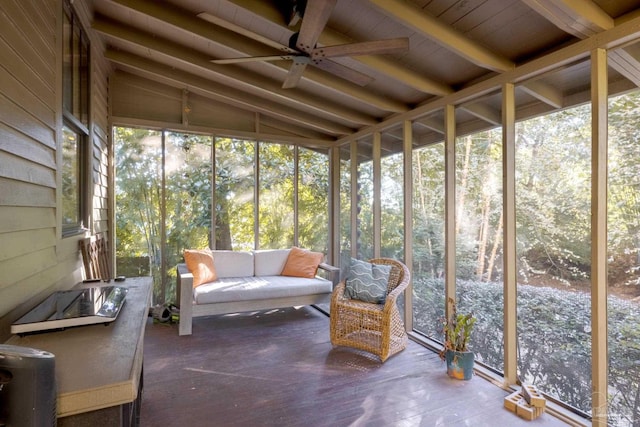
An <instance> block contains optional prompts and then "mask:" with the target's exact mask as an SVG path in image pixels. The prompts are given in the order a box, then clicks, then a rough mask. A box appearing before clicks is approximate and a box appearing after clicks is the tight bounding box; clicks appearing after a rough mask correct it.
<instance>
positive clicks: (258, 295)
mask: <svg viewBox="0 0 640 427" xmlns="http://www.w3.org/2000/svg"><path fill="white" fill-rule="evenodd" d="M331 291H332V283H331V281H329V280H326V279H322V278H319V277H316V278H313V279H306V278H300V277H286V276H250V277H226V278H220V279H218V280H217V281H215V282H211V283H205V284H202V285H200V286H198V287H197V288H194V289H193V297H194V300H195V303H196V304H211V303H218V302H232V301H248V300H264V299H270V298H283V297H296V296H301V295H314V294H324V293H327V294H329V293H331Z"/></svg>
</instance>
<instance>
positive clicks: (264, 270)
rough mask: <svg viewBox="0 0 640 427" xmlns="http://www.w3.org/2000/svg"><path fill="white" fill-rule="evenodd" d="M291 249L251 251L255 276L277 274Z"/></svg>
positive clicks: (280, 271)
mask: <svg viewBox="0 0 640 427" xmlns="http://www.w3.org/2000/svg"><path fill="white" fill-rule="evenodd" d="M289 251H291V249H263V250H259V251H253V256H254V257H255V259H254V262H255V275H256V276H279V275H280V273H282V269H283V268H284V264H285V263H286V262H287V257H288V256H289Z"/></svg>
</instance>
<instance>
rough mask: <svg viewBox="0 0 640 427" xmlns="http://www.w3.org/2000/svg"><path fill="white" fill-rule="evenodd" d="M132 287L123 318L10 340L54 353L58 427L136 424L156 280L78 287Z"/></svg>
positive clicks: (16, 343)
mask: <svg viewBox="0 0 640 427" xmlns="http://www.w3.org/2000/svg"><path fill="white" fill-rule="evenodd" d="M90 286H124V287H127V288H129V292H128V293H127V297H126V300H125V303H124V306H123V307H122V310H121V312H120V314H119V315H118V318H117V319H116V320H115V321H114V322H112V323H110V324H108V325H107V326H105V325H103V324H97V325H91V326H79V327H74V328H69V329H65V330H62V331H52V332H46V333H39V334H34V335H25V336H24V337H19V336H13V337H11V339H9V341H7V342H6V344H10V345H17V346H23V347H30V348H35V349H39V350H44V351H48V352H51V353H53V354H54V355H55V364H56V383H57V389H58V398H57V404H58V426H59V427H66V426H94V425H100V426H130V425H137V423H138V417H139V412H140V403H141V402H140V400H141V393H142V354H143V351H142V350H143V342H144V328H145V325H146V321H147V316H148V312H149V303H150V300H151V291H152V288H153V280H152V278H151V277H132V278H127V279H126V280H125V281H124V282H118V283H114V282H113V281H112V282H110V283H102V284H100V283H91V284H82V285H80V286H78V287H90Z"/></svg>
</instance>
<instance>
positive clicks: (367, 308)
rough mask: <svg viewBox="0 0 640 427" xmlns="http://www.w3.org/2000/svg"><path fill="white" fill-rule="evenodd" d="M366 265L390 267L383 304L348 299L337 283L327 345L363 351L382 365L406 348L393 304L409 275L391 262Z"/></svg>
mask: <svg viewBox="0 0 640 427" xmlns="http://www.w3.org/2000/svg"><path fill="white" fill-rule="evenodd" d="M369 262H370V263H372V264H384V265H391V266H392V268H391V274H390V275H389V284H388V289H387V298H386V301H385V303H384V304H373V303H368V302H363V301H359V300H355V299H350V298H348V297H347V296H345V294H344V290H345V282H344V280H343V281H342V282H340V283H339V284H338V285H337V286H336V287H335V289H334V290H333V295H332V296H331V317H330V325H331V326H330V333H331V344H333V345H334V346H346V347H352V348H357V349H360V350H365V351H367V352H369V353H373V354H375V355H377V356H378V357H380V359H381V360H382V362H384V361H385V360H387V358H389V357H390V356H393V355H394V354H396V353H398V352H399V351H402V350H404V349H405V347H406V346H407V333H406V331H405V328H404V322H403V321H402V316H400V312H399V310H398V305H397V303H396V301H397V299H398V296H399V295H400V294H401V293H402V292H403V291H404V290H405V288H406V287H407V285H409V280H410V273H409V269H408V268H407V266H406V265H404V264H403V263H401V262H400V261H396V260H393V259H389V258H374V259H371V260H369Z"/></svg>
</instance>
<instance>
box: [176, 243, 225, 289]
mask: <svg viewBox="0 0 640 427" xmlns="http://www.w3.org/2000/svg"><path fill="white" fill-rule="evenodd" d="M184 262H185V263H186V264H187V268H188V269H189V271H190V272H191V274H193V287H194V288H195V287H196V286H200V285H201V284H203V283H208V282H213V281H215V280H217V279H218V275H217V274H216V268H215V266H214V265H213V254H212V253H211V250H209V249H203V250H195V249H185V250H184Z"/></svg>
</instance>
